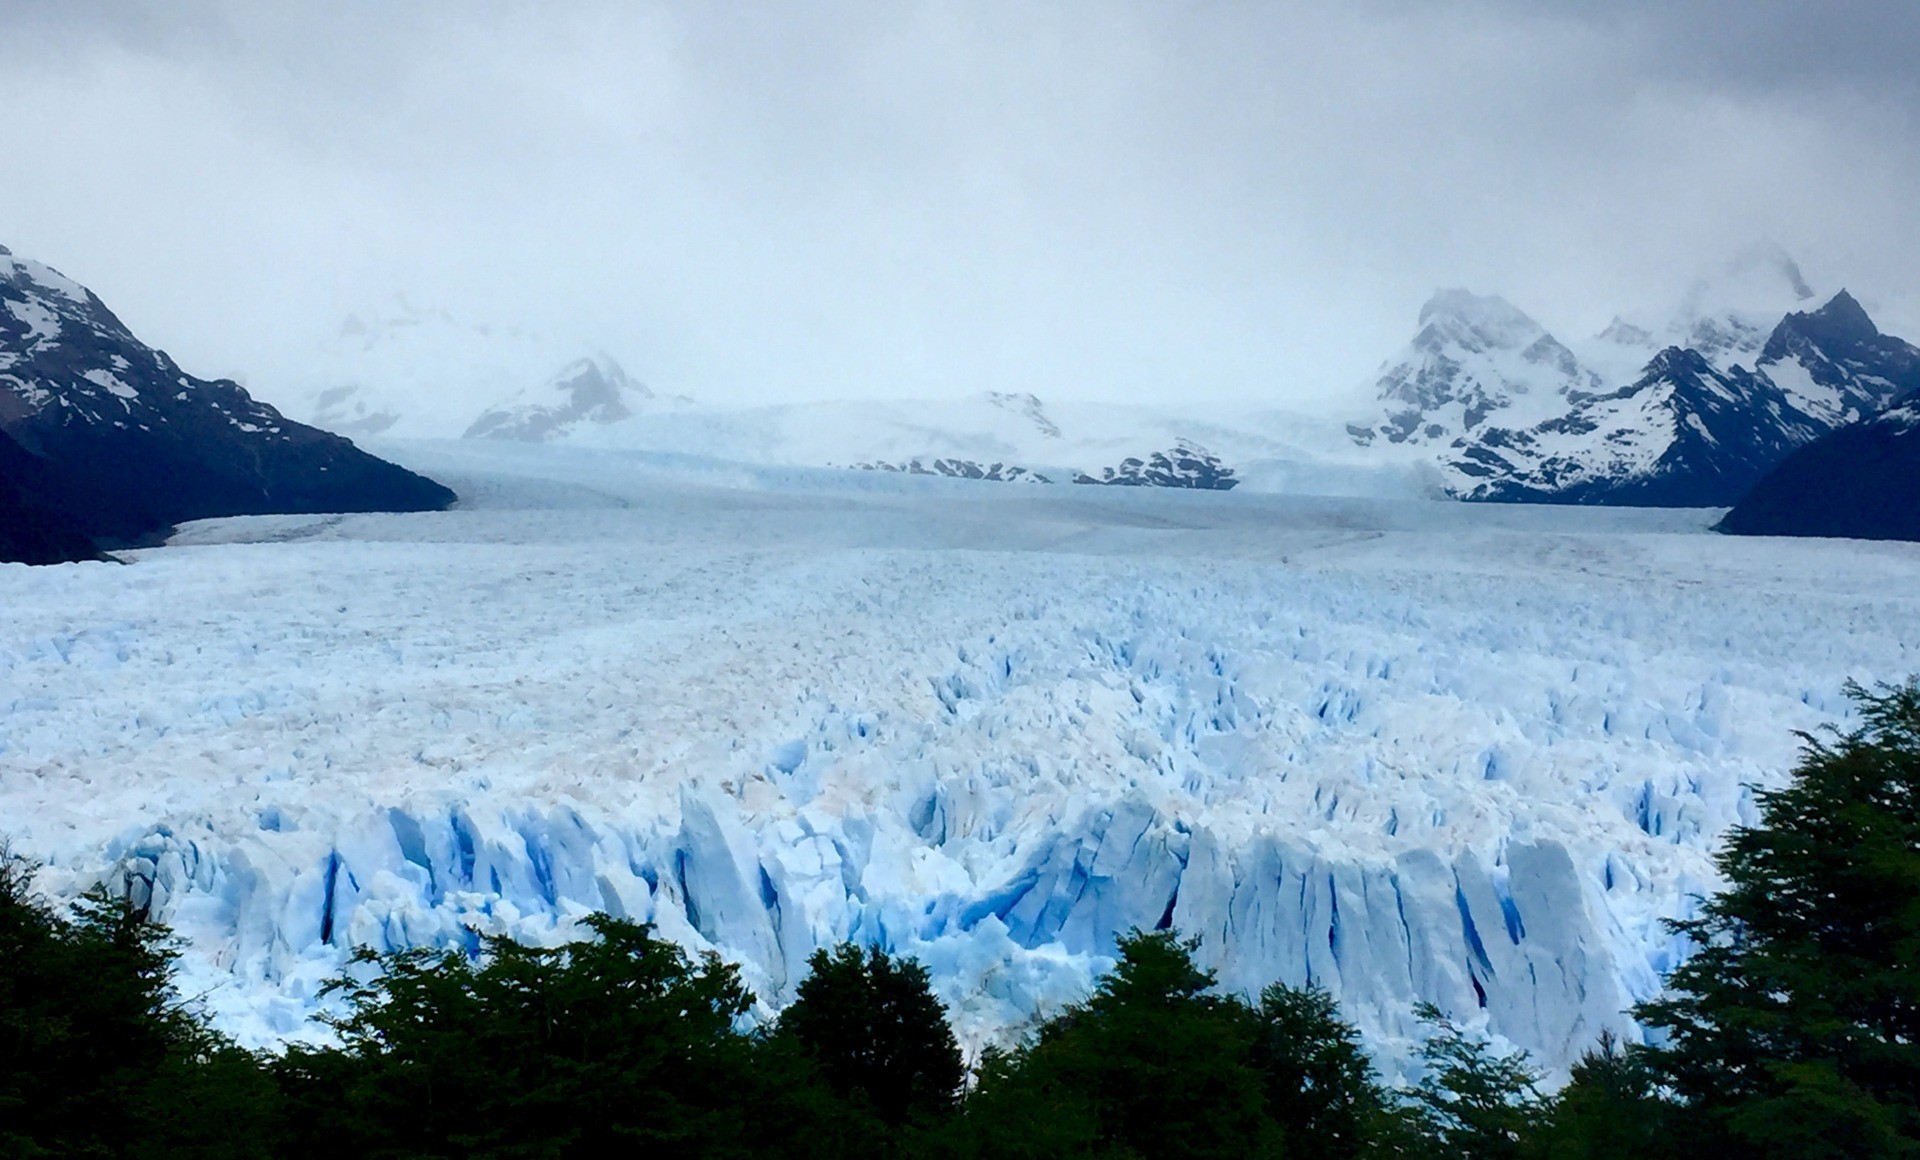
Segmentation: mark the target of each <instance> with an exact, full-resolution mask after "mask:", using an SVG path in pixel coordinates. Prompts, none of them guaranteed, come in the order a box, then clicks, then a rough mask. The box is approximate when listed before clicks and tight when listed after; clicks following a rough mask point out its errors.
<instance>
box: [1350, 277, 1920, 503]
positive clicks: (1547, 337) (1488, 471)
mask: <svg viewBox="0 0 1920 1160" xmlns="http://www.w3.org/2000/svg"><path fill="white" fill-rule="evenodd" d="M1768 270H1770V271H1771V273H1772V275H1773V276H1774V286H1773V289H1774V291H1775V293H1774V295H1773V300H1774V304H1775V307H1776V308H1777V312H1774V313H1771V321H1770V322H1769V323H1767V324H1766V325H1764V326H1763V325H1762V324H1761V323H1760V321H1759V320H1760V319H1763V318H1767V317H1769V312H1767V311H1766V309H1765V308H1764V307H1755V306H1754V305H1751V301H1752V299H1753V298H1754V297H1755V290H1756V286H1755V285H1754V283H1755V281H1756V279H1755V278H1754V277H1753V275H1754V273H1755V271H1754V270H1751V269H1749V270H1747V271H1745V273H1746V274H1747V275H1748V276H1747V278H1746V279H1745V280H1744V285H1743V286H1742V289H1743V290H1744V291H1745V292H1746V293H1745V295H1744V300H1745V302H1746V303H1747V304H1746V305H1743V306H1741V307H1738V308H1733V307H1727V308H1721V309H1717V310H1715V309H1707V308H1704V307H1703V306H1702V305H1701V301H1700V299H1701V296H1700V295H1696V296H1695V297H1694V299H1693V302H1692V304H1691V305H1690V307H1689V309H1688V310H1687V312H1686V313H1684V314H1683V315H1682V316H1681V317H1680V318H1677V319H1676V320H1675V321H1673V322H1671V323H1669V324H1668V325H1667V326H1666V327H1665V328H1664V329H1663V330H1662V331H1661V332H1660V333H1663V334H1664V335H1666V336H1667V338H1669V339H1671V340H1672V341H1671V342H1669V343H1668V344H1667V345H1664V346H1663V345H1661V341H1662V340H1661V339H1659V338H1656V337H1655V334H1656V332H1655V331H1654V330H1652V329H1650V328H1646V327H1641V326H1637V325H1635V324H1632V323H1629V322H1626V321H1624V320H1621V319H1615V321H1614V322H1613V324H1612V325H1610V326H1609V327H1608V328H1607V329H1606V330H1605V331H1603V332H1602V333H1601V334H1600V335H1599V336H1598V337H1597V338H1596V339H1595V340H1594V342H1593V343H1590V344H1588V347H1587V349H1588V350H1589V351H1590V352H1593V353H1592V354H1591V355H1590V356H1589V357H1588V358H1582V357H1581V356H1579V355H1577V354H1576V353H1575V352H1574V351H1573V350H1572V349H1570V348H1569V347H1568V346H1566V345H1565V344H1563V343H1561V342H1560V341H1559V340H1557V339H1556V338H1554V336H1552V335H1551V334H1549V333H1547V331H1546V330H1545V329H1544V328H1542V327H1541V326H1540V325H1539V324H1538V323H1536V322H1534V321H1533V320H1532V319H1531V318H1529V317H1527V316H1526V315H1525V314H1523V313H1521V312H1520V311H1519V310H1517V309H1515V308H1514V307H1513V306H1511V305H1509V304H1508V303H1506V302H1505V301H1504V300H1502V299H1499V298H1492V297H1479V296H1476V295H1472V294H1469V293H1467V292H1465V291H1458V290H1455V291H1445V292H1442V293H1441V294H1438V295H1436V296H1435V297H1434V298H1433V299H1432V300H1431V301H1430V302H1429V303H1428V304H1427V306H1426V308H1425V309H1424V310H1422V312H1421V317H1420V322H1421V328H1420V331H1419V332H1418V334H1416V336H1415V337H1414V339H1413V341H1412V342H1411V343H1410V344H1409V345H1408V347H1407V349H1406V350H1405V351H1404V352H1403V353H1402V354H1401V355H1400V356H1399V357H1398V358H1397V359H1395V360H1393V361H1391V362H1389V363H1388V364H1387V366H1385V367H1384V368H1383V369H1382V372H1381V375H1380V379H1379V383H1378V390H1377V393H1378V397H1379V399H1380V413H1379V415H1378V417H1377V418H1375V419H1374V420H1373V421H1372V422H1370V423H1366V424H1356V425H1354V426H1353V427H1352V428H1351V429H1350V430H1351V433H1352V435H1353V437H1354V439H1355V441H1356V442H1359V443H1361V444H1362V445H1367V446H1378V447H1380V448H1381V449H1382V452H1383V453H1384V454H1392V455H1410V456H1414V457H1418V458H1426V459H1429V460H1430V461H1431V462H1432V464H1433V465H1434V467H1435V468H1436V469H1437V471H1438V472H1439V476H1440V479H1441V481H1442V488H1443V490H1444V491H1445V492H1446V493H1447V494H1449V495H1452V496H1454V497H1455V498H1459V499H1469V500H1496V501H1509V502H1546V503H1603V504H1635V505H1647V506H1665V507H1725V506H1728V505H1731V504H1733V503H1735V502H1736V501H1738V500H1739V499H1740V498H1741V497H1742V496H1744V495H1745V494H1746V493H1747V491H1748V489H1749V488H1751V487H1752V486H1753V485H1754V483H1755V482H1756V481H1758V480H1759V479H1760V478H1761V477H1762V476H1763V475H1765V474H1766V473H1767V471H1768V470H1770V469H1771V468H1772V467H1773V466H1774V465H1776V464H1778V463H1779V462H1780V461H1781V460H1783V459H1784V458H1786V457H1787V456H1788V455H1789V454H1791V453H1792V452H1793V451H1794V450H1795V449H1796V448H1799V447H1801V446H1803V445H1805V444H1807V443H1809V442H1811V441H1813V440H1815V439H1817V438H1819V437H1821V436H1822V435H1825V434H1826V433H1828V432H1830V431H1833V430H1835V429H1837V428H1839V427H1843V426H1845V425H1847V424H1849V423H1854V422H1857V421H1859V420H1861V419H1864V418H1867V417H1869V416H1872V415H1875V414H1878V413H1879V412H1881V411H1883V410H1885V409H1886V408H1887V407H1889V406H1892V405H1893V404H1894V403H1896V402H1897V401H1899V400H1901V399H1903V398H1905V397H1907V396H1908V395H1910V394H1912V393H1913V392H1915V391H1916V390H1920V350H1916V348H1915V347H1913V346H1912V345H1911V344H1909V343H1907V342H1905V341H1903V340H1901V339H1897V338H1893V337H1891V336H1889V335H1884V334H1881V333H1880V331H1879V330H1878V328H1877V327H1875V326H1874V324H1873V321H1872V320H1871V319H1870V318H1868V316H1867V313H1866V311H1865V310H1864V309H1863V308H1862V307H1861V306H1860V304H1859V303H1858V302H1857V301H1855V300H1854V298H1853V296H1852V295H1850V294H1848V293H1847V292H1846V291H1844V290H1842V291H1840V292H1839V293H1838V294H1836V295H1834V296H1833V297H1832V298H1831V299H1829V300H1828V301H1827V302H1826V303H1825V304H1824V305H1822V306H1820V307H1819V308H1818V309H1815V310H1811V311H1807V310H1801V309H1793V308H1791V307H1794V306H1800V305H1804V304H1806V303H1807V302H1808V300H1809V299H1810V298H1811V297H1812V291H1811V289H1810V288H1809V287H1808V286H1807V284H1806V281H1805V279H1804V278H1803V277H1802V276H1801V274H1800V271H1799V268H1798V267H1797V266H1795V265H1794V264H1793V263H1792V262H1791V260H1789V259H1786V258H1785V257H1784V255H1781V256H1778V257H1776V259H1775V260H1774V262H1773V263H1772V264H1771V266H1768V265H1766V264H1762V265H1761V267H1760V272H1763V273H1764V272H1767V271H1768ZM1758 289H1762V290H1764V283H1763V284H1762V286H1761V287H1758ZM1641 355H1645V356H1646V358H1645V361H1644V362H1642V363H1640V364H1639V365H1637V366H1635V365H1634V363H1635V361H1637V360H1638V358H1639V357H1640V356H1641ZM1743 360H1744V361H1743ZM1596 366H1605V367H1609V368H1611V371H1612V374H1613V375H1615V376H1618V375H1621V374H1627V375H1629V377H1627V378H1625V379H1624V381H1615V379H1614V378H1611V377H1609V375H1608V374H1606V373H1603V372H1602V371H1600V370H1597V369H1595V367H1596ZM1629 367H1631V368H1632V369H1631V370H1630V371H1628V370H1625V369H1623V368H1629Z"/></svg>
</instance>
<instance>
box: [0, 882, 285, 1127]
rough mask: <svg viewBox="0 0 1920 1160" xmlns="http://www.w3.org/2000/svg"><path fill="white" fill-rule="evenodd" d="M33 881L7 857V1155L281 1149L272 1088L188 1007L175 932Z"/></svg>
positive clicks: (0, 976) (3, 1117) (3, 978)
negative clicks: (64, 908)
mask: <svg viewBox="0 0 1920 1160" xmlns="http://www.w3.org/2000/svg"><path fill="white" fill-rule="evenodd" d="M31 880H32V873H31V868H30V867H29V866H27V865H25V864H24V863H22V862H21V861H19V860H18V859H16V858H13V857H12V856H11V855H8V854H6V853H5V852H4V851H0V1156H8V1157H15V1156H19V1157H35V1156H62V1157H64V1156H119V1155H126V1154H131V1153H133V1152H136V1151H137V1153H138V1154H139V1155H142V1156H157V1157H167V1156H209V1157H239V1156H266V1155H270V1154H271V1148H272V1145H273V1140H272V1136H271V1131H272V1123H273V1118H274V1111H275V1109H274V1094H273V1090H272V1087H271V1085H270V1084H269V1083H268V1082H267V1081H266V1079H265V1077H264V1076H263V1074H262V1072H261V1070H260V1067H259V1065H258V1063H257V1061H256V1060H255V1059H254V1058H253V1056H251V1055H249V1054H248V1053H246V1052H243V1051H240V1050H239V1049H237V1048H235V1047H233V1046H232V1045H231V1044H229V1043H227V1042H226V1041H225V1040H223V1039H221V1038H220V1037H219V1036H217V1035H215V1034H214V1033H213V1032H211V1031H209V1030H208V1029H207V1028H206V1026H205V1025H204V1023H203V1022H202V1021H201V1020H200V1019H198V1018H196V1017H195V1016H193V1015H192V1014H190V1013H189V1012H187V1011H186V1010H185V1009H184V1008H183V1007H182V1006H181V1005H180V1002H179V999H178V996H176V995H175V994H174V990H173V985H172V977H173V952H172V950H171V949H170V948H169V946H168V944H167V936H166V931H165V930H164V929H163V928H161V927H158V926H155V925H152V924H150V923H148V922H147V921H145V918H144V916H143V915H140V914H138V913H136V912H134V911H133V910H132V909H131V908H129V907H128V906H127V905H126V904H125V903H124V902H123V901H121V900H119V899H116V898H113V897H111V896H109V895H108V894H107V893H106V892H105V891H100V890H96V891H94V892H92V893H90V894H88V895H87V896H86V897H85V898H84V899H83V900H82V901H81V902H80V903H79V904H78V905H77V906H76V907H75V908H74V913H73V914H72V915H71V916H70V917H69V916H64V915H62V914H60V913H58V912H56V911H55V910H54V909H53V908H52V907H50V906H48V905H46V904H45V903H44V902H42V901H40V900H39V899H38V898H37V897H35V896H34V894H33V892H32V881H31Z"/></svg>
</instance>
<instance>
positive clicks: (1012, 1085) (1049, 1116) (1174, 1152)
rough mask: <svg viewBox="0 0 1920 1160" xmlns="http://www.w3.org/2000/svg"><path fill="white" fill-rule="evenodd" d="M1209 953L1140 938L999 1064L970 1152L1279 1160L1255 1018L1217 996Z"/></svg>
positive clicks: (1123, 944)
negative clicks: (1205, 960) (1082, 995)
mask: <svg viewBox="0 0 1920 1160" xmlns="http://www.w3.org/2000/svg"><path fill="white" fill-rule="evenodd" d="M1194 946H1195V944H1193V943H1190V942H1188V943H1183V942H1181V941H1180V940H1179V939H1178V938H1177V937H1176V936H1175V935H1174V934H1173V933H1172V932H1169V931H1158V932H1154V933H1151V934H1143V933H1141V932H1138V931H1135V932H1134V933H1133V934H1130V935H1128V936H1126V937H1124V938H1122V939H1121V940H1120V947H1119V949H1120V962H1119V964H1118V965H1117V966H1116V967H1115V968H1114V969H1113V971H1112V973H1110V974H1108V975H1106V976H1104V977H1103V978H1101V979H1100V981H1099V983H1098V984H1097V985H1096V986H1095V988H1094V993H1093V995H1092V997H1091V998H1089V999H1088V1000H1087V1001H1086V1002H1085V1003H1083V1004H1081V1005H1079V1006H1077V1007H1073V1008H1070V1009H1068V1010H1067V1011H1066V1012H1065V1013H1064V1014H1062V1015H1060V1016H1059V1017H1057V1018H1055V1019H1053V1020H1050V1021H1049V1022H1048V1023H1047V1024H1045V1025H1044V1026H1043V1027H1042V1028H1041V1029H1040V1032H1039V1034H1038V1035H1037V1036H1036V1037H1035V1039H1034V1040H1033V1041H1032V1042H1031V1043H1029V1044H1027V1045H1025V1046H1023V1047H1021V1048H1020V1049H1018V1050H1016V1051H1013V1052H1010V1053H1007V1054H1005V1055H996V1056H993V1057H990V1058H989V1059H988V1060H987V1061H986V1063H985V1064H984V1065H983V1067H982V1069H981V1075H980V1080H979V1086H978V1089H977V1090H976V1091H975V1093H974V1095H973V1098H972V1099H971V1100H970V1101H969V1106H968V1112H967V1121H968V1122H967V1125H966V1129H967V1130H966V1133H965V1135H966V1138H967V1147H968V1149H969V1150H970V1151H971V1152H973V1153H974V1154H978V1155H987V1156H1043V1155H1071V1156H1143V1157H1145V1156H1151V1157H1169V1158H1173V1157H1202V1156H1278V1155H1281V1154H1282V1152H1281V1150H1280V1148H1281V1132H1280V1129H1279V1126H1278V1125H1277V1124H1276V1123H1275V1121H1274V1120H1273V1118H1272V1117H1271V1116H1270V1115H1268V1114H1267V1110H1266V1106H1265V1098H1264V1097H1265V1092H1264V1083H1263V1077H1262V1075H1261V1073H1260V1072H1259V1071H1258V1070H1257V1069H1256V1068H1255V1067H1254V1066H1253V1062H1252V1060H1253V1047H1254V1040H1255V1035H1256V1031H1257V1025H1256V1022H1255V1020H1254V1019H1253V1018H1252V1015H1251V1012H1250V1011H1249V1010H1248V1008H1247V1005H1246V1004H1245V1003H1244V1002H1241V1001H1239V1000H1236V999H1232V998H1228V997H1224V996H1219V995H1214V994H1212V993H1211V991H1212V988H1213V983H1214V979H1213V976H1212V975H1211V974H1209V973H1207V972H1205V971H1202V970H1200V969H1199V968H1197V967H1196V966H1195V965H1194V963H1193V955H1192V952H1193V949H1194Z"/></svg>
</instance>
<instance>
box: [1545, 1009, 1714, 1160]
mask: <svg viewBox="0 0 1920 1160" xmlns="http://www.w3.org/2000/svg"><path fill="white" fill-rule="evenodd" d="M1685 1135H1686V1125H1685V1124H1683V1123H1682V1122H1681V1120H1680V1117H1679V1109H1678V1108H1677V1107H1676V1106H1675V1105H1674V1104H1673V1103H1671V1102H1670V1101H1669V1100H1667V1099H1666V1098H1665V1096H1664V1095H1663V1094H1662V1093H1661V1090H1660V1079H1659V1075H1658V1074H1657V1073H1656V1072H1655V1071H1654V1070H1653V1067H1652V1065H1651V1062H1650V1060H1649V1059H1648V1056H1647V1053H1646V1052H1645V1051H1644V1050H1641V1049H1639V1048H1627V1047H1622V1046H1621V1045H1620V1043H1619V1042H1618V1041H1617V1040H1615V1039H1614V1037H1613V1036H1612V1035H1602V1036H1601V1037H1600V1044H1599V1046H1598V1047H1596V1048H1594V1049H1593V1050H1592V1051H1589V1052H1587V1053H1586V1054H1585V1055H1584V1056H1582V1057H1581V1058H1580V1061H1579V1062H1578V1063H1575V1064H1574V1065H1573V1071H1572V1074H1571V1076H1570V1077H1569V1078H1568V1082H1567V1086H1566V1087H1564V1088H1562V1089H1560V1091H1559V1092H1558V1093H1557V1094H1556V1095H1555V1096H1554V1097H1553V1099H1552V1100H1551V1101H1550V1102H1549V1104H1548V1107H1547V1113H1546V1118H1545V1120H1544V1121H1543V1122H1542V1123H1541V1124H1540V1125H1538V1127H1537V1128H1536V1129H1535V1131H1534V1133H1533V1139H1532V1141H1531V1143H1530V1144H1529V1146H1528V1148H1527V1150H1526V1154H1527V1155H1528V1156H1530V1157H1536V1158H1538V1160H1662V1158H1664V1157H1680V1156H1690V1155H1700V1154H1701V1153H1697V1152H1692V1151H1690V1150H1689V1149H1687V1147H1686V1146H1685ZM1706 1154H1708V1155H1711V1154H1712V1153H1711V1151H1709V1152H1707V1153H1706Z"/></svg>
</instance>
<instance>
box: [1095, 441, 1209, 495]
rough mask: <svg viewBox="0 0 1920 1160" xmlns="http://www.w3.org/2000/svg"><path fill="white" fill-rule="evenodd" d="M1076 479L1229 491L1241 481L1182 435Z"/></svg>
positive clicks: (1118, 483)
mask: <svg viewBox="0 0 1920 1160" xmlns="http://www.w3.org/2000/svg"><path fill="white" fill-rule="evenodd" d="M1073 482H1075V483H1100V484H1111V485H1115V486H1120V487H1186V488H1198V489H1201V490H1203V491H1229V490H1232V488H1233V487H1234V485H1235V484H1237V483H1239V482H1240V481H1239V480H1237V479H1235V478H1234V475H1233V468H1231V467H1228V466H1227V465H1226V464H1224V463H1222V462H1221V461H1220V457H1219V456H1218V455H1215V454H1214V453H1213V452H1211V451H1208V450H1207V449H1206V448H1204V447H1202V446H1200V445H1199V444H1197V443H1193V442H1191V441H1189V440H1186V439H1182V440H1180V441H1179V442H1178V443H1177V444H1175V445H1174V446H1173V447H1171V448H1169V449H1167V450H1165V451H1156V452H1154V453H1153V454H1151V455H1149V456H1147V457H1146V458H1145V459H1135V458H1132V457H1128V458H1126V459H1123V460H1121V461H1120V466H1118V467H1103V468H1101V469H1100V473H1099V474H1098V475H1090V474H1087V473H1086V472H1081V473H1079V474H1077V475H1075V476H1074V477H1073Z"/></svg>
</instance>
